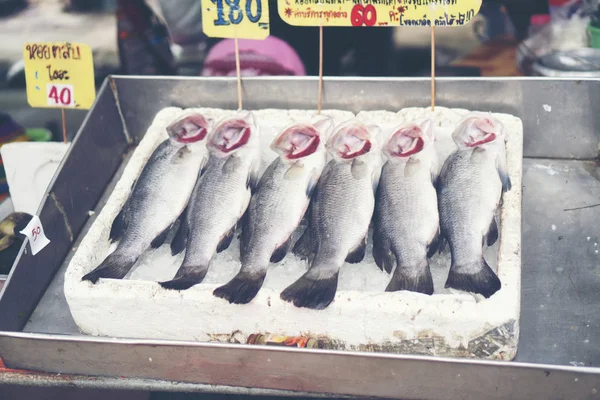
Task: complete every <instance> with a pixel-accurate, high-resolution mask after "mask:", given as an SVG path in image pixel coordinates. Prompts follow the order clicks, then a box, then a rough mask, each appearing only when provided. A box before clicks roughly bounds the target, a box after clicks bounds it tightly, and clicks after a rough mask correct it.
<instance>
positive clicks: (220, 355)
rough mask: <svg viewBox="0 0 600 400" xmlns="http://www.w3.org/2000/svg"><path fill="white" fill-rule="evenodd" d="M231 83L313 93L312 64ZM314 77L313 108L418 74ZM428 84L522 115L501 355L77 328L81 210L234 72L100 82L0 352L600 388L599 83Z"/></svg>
mask: <svg viewBox="0 0 600 400" xmlns="http://www.w3.org/2000/svg"><path fill="white" fill-rule="evenodd" d="M243 88H244V99H245V107H246V108H248V109H258V108H266V107H273V108H305V109H307V108H314V107H315V106H316V94H317V80H316V79H314V78H251V79H244V83H243ZM324 88H325V91H324V107H325V108H338V109H347V110H351V111H355V112H356V111H360V110H376V109H387V110H398V109H400V108H402V107H408V106H427V104H428V103H429V83H428V80H427V79H351V78H350V79H333V78H332V79H326V80H325V86H324ZM437 89H438V98H437V103H438V104H439V105H441V106H447V107H464V108H469V109H478V110H490V111H494V112H506V113H511V114H514V115H517V116H519V117H520V118H522V119H523V123H524V132H525V137H524V154H525V160H524V163H523V179H524V181H523V186H524V188H523V241H522V246H523V249H522V254H523V276H522V312H521V334H520V341H519V352H518V354H517V358H516V361H515V362H492V361H474V360H459V359H447V358H432V357H419V356H402V355H393V354H382V353H378V354H373V353H355V352H339V351H330V350H306V349H289V348H278V347H268V346H248V345H239V344H216V343H196V342H169V341H157V340H152V341H150V340H122V339H117V338H93V337H85V336H83V335H81V334H80V333H79V332H78V330H77V327H76V326H75V325H74V323H73V321H72V319H71V316H70V314H69V310H68V307H67V305H66V302H65V299H64V295H63V294H62V278H63V274H64V268H65V266H66V263H67V262H68V261H69V259H70V256H71V255H72V253H73V252H72V249H73V247H76V246H77V242H78V241H79V240H81V238H82V237H83V236H84V234H85V232H86V231H87V227H88V226H89V224H90V223H91V222H92V220H93V218H94V217H93V216H92V217H90V216H89V214H88V213H89V211H90V210H96V212H97V211H98V210H100V209H101V208H102V205H103V204H104V202H105V200H106V198H107V196H108V194H109V193H110V192H111V190H112V187H113V186H114V184H115V182H116V180H117V179H118V177H119V175H120V173H121V171H122V168H123V166H124V165H125V163H126V160H127V156H128V155H129V154H130V151H131V146H133V145H135V143H136V142H137V141H138V140H139V139H140V137H141V135H143V134H144V133H145V132H146V129H147V128H148V126H149V124H150V122H151V121H152V118H153V117H154V115H155V113H156V112H157V111H158V110H160V109H161V108H163V107H166V106H173V105H175V106H181V107H191V106H199V105H202V106H212V107H223V108H234V107H235V99H236V84H235V80H234V79H230V78H222V79H204V78H141V77H112V78H109V79H108V80H107V81H105V83H104V84H103V86H102V88H101V90H100V93H99V95H98V98H97V100H96V103H95V105H94V107H93V108H92V110H91V111H90V112H89V114H88V116H87V118H86V120H85V122H84V124H83V126H82V127H81V130H80V131H79V133H78V135H77V137H76V139H75V141H74V142H73V145H72V146H71V149H70V150H69V153H68V155H67V157H66V158H65V160H64V161H63V163H62V165H61V168H60V170H59V172H58V173H57V175H56V176H55V178H54V180H53V182H52V183H51V185H50V187H49V189H48V195H47V197H46V198H45V200H44V202H43V204H42V206H41V207H40V210H39V212H38V214H39V215H40V218H41V220H42V222H43V224H44V227H45V230H46V234H47V236H48V237H49V238H50V240H51V241H52V243H51V245H49V246H48V247H47V248H45V249H44V250H43V251H42V252H40V253H39V254H38V255H37V256H35V257H33V256H32V255H31V254H30V252H29V250H28V248H26V247H23V248H22V249H21V253H20V255H19V257H18V259H17V265H16V267H15V268H14V269H13V271H12V272H11V274H10V275H9V278H8V281H7V284H6V285H5V286H4V288H3V290H2V293H1V297H0V330H1V331H2V332H0V357H2V359H3V360H4V362H5V364H6V365H7V366H8V367H11V368H24V369H33V370H40V371H46V372H53V373H61V374H80V375H92V376H95V377H99V378H90V377H86V376H80V377H77V376H75V377H70V378H69V379H68V382H69V384H75V385H81V386H88V387H89V386H95V387H113V388H114V387H123V388H150V387H151V388H155V389H161V390H178V389H180V390H198V391H215V392H237V393H269V394H276V393H281V392H278V391H272V390H285V391H292V392H297V393H298V392H310V393H320V394H336V395H352V396H375V397H388V398H403V399H412V398H432V399H437V398H440V399H441V398H446V399H447V398H452V399H454V398H456V399H459V398H460V399H468V398H473V399H475V398H507V397H510V398H524V399H525V398H527V399H529V398H570V399H575V398H591V397H595V396H600V395H599V394H598V390H600V368H597V367H599V366H600V313H599V312H598V311H599V310H600V290H598V288H599V287H600V256H599V255H598V254H597V250H598V245H597V244H598V242H599V241H600V236H599V235H600V233H599V230H598V226H600V212H599V211H600V210H599V209H598V208H589V207H588V206H590V205H594V204H597V203H598V202H599V199H600V168H599V165H598V162H597V157H598V146H599V134H598V132H600V106H599V104H600V102H599V100H600V90H599V89H600V81H599V80H578V81H574V80H556V79H539V78H529V79H514V78H508V79H491V80H490V79H439V81H438V86H437ZM581 207H587V208H581ZM578 208H581V209H578ZM572 209H575V210H572ZM595 244H596V246H595ZM33 376H35V375H33ZM28 377H29V378H28ZM125 377H127V378H125ZM0 379H3V380H5V381H11V382H23V383H33V384H40V383H39V381H40V380H39V379H37V380H36V379H34V378H31V375H19V377H18V378H17V377H15V375H14V374H13V375H10V376H8V375H7V373H3V374H2V373H1V372H0ZM57 381H58V379H48V380H47V381H45V382H49V383H41V384H56V382H57ZM236 388H239V389H236ZM247 388H254V389H247Z"/></svg>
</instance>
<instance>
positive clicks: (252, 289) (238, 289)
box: [213, 270, 267, 304]
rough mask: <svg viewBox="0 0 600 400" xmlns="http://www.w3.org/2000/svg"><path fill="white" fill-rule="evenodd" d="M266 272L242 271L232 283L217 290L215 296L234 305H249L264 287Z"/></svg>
mask: <svg viewBox="0 0 600 400" xmlns="http://www.w3.org/2000/svg"><path fill="white" fill-rule="evenodd" d="M266 275H267V274H266V270H265V271H264V272H263V271H260V272H258V273H250V272H246V271H240V272H239V273H238V274H237V275H236V276H235V277H234V278H233V279H232V280H231V281H229V282H228V283H226V284H225V285H223V286H220V287H218V288H216V289H215V290H214V292H213V295H214V296H216V297H220V298H222V299H225V300H227V301H228V302H230V303H233V304H247V303H249V302H250V301H252V299H253V298H254V297H255V296H256V294H257V293H258V291H259V290H260V288H261V287H262V285H263V282H264V281H265V276H266Z"/></svg>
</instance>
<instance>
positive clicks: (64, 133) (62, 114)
mask: <svg viewBox="0 0 600 400" xmlns="http://www.w3.org/2000/svg"><path fill="white" fill-rule="evenodd" d="M60 113H61V116H62V126H63V143H67V121H66V118H65V109H64V108H61V109H60Z"/></svg>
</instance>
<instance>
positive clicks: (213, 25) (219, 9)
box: [201, 0, 269, 40]
mask: <svg viewBox="0 0 600 400" xmlns="http://www.w3.org/2000/svg"><path fill="white" fill-rule="evenodd" d="M201 4H202V31H203V32H204V34H206V36H210V37H216V38H228V39H235V38H238V39H260V40H262V39H266V38H267V36H269V0H201Z"/></svg>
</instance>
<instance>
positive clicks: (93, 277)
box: [81, 251, 137, 283]
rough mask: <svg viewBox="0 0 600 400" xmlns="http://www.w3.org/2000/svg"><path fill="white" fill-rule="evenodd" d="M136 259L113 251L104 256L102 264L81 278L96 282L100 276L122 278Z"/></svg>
mask: <svg viewBox="0 0 600 400" xmlns="http://www.w3.org/2000/svg"><path fill="white" fill-rule="evenodd" d="M136 261H137V258H136V259H131V258H126V257H123V255H122V254H120V253H119V252H116V251H115V252H114V253H112V254H110V255H109V256H108V257H106V259H105V260H104V261H103V262H102V264H100V265H99V266H98V267H96V268H95V269H94V270H93V271H92V272H90V273H88V274H86V275H84V276H83V278H81V280H82V281H90V282H92V283H96V282H97V281H98V279H100V278H108V279H123V277H125V275H127V273H128V272H129V270H130V269H131V267H133V264H135V262H136Z"/></svg>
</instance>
